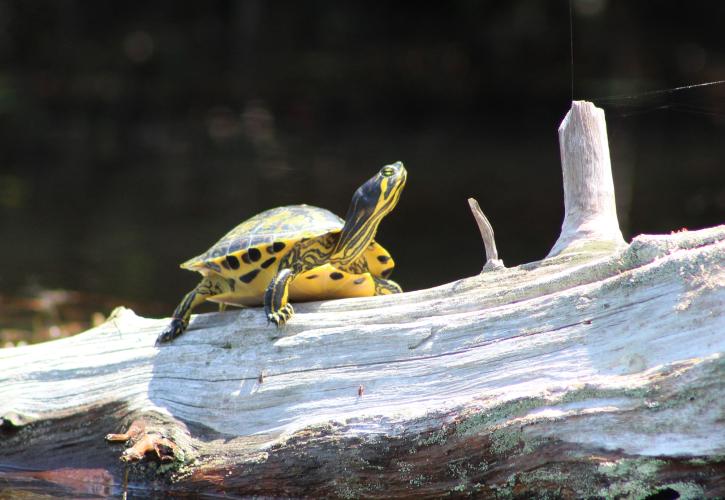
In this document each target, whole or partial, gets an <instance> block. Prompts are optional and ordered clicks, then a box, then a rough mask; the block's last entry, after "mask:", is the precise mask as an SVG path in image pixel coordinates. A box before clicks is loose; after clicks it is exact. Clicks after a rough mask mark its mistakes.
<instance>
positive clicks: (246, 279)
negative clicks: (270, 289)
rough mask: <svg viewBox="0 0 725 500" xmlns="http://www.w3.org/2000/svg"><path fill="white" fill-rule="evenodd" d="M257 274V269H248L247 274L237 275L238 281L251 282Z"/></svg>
mask: <svg viewBox="0 0 725 500" xmlns="http://www.w3.org/2000/svg"><path fill="white" fill-rule="evenodd" d="M258 274H259V269H255V270H254V271H249V272H248V273H247V274H243V275H241V276H240V277H239V281H241V282H242V283H251V282H252V280H253V279H254V278H256V277H257V275H258Z"/></svg>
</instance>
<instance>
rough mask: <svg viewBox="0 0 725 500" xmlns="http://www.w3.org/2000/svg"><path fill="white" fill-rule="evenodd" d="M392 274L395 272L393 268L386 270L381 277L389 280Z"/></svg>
mask: <svg viewBox="0 0 725 500" xmlns="http://www.w3.org/2000/svg"><path fill="white" fill-rule="evenodd" d="M392 272H393V268H392V267H391V268H388V269H386V270H385V271H383V272H382V273H380V275H381V276H382V277H383V278H387V277H388V276H390V273H392Z"/></svg>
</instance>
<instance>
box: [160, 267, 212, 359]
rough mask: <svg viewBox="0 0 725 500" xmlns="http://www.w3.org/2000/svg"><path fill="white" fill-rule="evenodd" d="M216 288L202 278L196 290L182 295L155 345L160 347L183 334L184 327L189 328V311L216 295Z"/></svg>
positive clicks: (209, 281) (206, 279)
mask: <svg viewBox="0 0 725 500" xmlns="http://www.w3.org/2000/svg"><path fill="white" fill-rule="evenodd" d="M216 288H218V287H215V286H214V283H213V282H212V281H211V280H209V279H208V278H204V279H203V280H201V283H199V284H198V285H197V286H196V288H194V289H193V290H192V291H190V292H189V293H187V294H186V295H184V298H183V299H182V300H181V303H179V305H178V306H176V309H175V310H174V314H173V315H172V316H171V323H169V326H167V327H166V328H165V329H164V331H163V332H161V334H160V335H159V336H158V338H157V339H156V345H160V344H162V343H164V342H170V341H171V340H173V339H175V338H176V337H178V336H179V335H181V334H182V333H184V330H186V327H187V326H189V318H190V317H191V311H192V310H193V309H194V308H195V307H196V306H198V305H199V304H201V303H202V302H204V301H206V300H207V299H208V298H209V297H211V296H213V295H216V294H218V293H219V290H217V289H216Z"/></svg>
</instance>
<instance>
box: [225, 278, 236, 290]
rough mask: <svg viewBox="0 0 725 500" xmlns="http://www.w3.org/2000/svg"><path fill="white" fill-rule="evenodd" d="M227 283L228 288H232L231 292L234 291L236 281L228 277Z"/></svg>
mask: <svg viewBox="0 0 725 500" xmlns="http://www.w3.org/2000/svg"><path fill="white" fill-rule="evenodd" d="M227 283H229V288H231V289H232V292H233V291H234V288H235V287H236V286H237V283H236V281H234V280H233V279H228V280H227Z"/></svg>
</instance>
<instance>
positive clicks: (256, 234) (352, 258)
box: [156, 162, 408, 345]
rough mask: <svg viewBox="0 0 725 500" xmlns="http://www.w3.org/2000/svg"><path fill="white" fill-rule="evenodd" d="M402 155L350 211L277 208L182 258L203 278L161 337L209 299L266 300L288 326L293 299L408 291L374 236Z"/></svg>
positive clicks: (358, 194)
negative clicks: (194, 254)
mask: <svg viewBox="0 0 725 500" xmlns="http://www.w3.org/2000/svg"><path fill="white" fill-rule="evenodd" d="M407 175H408V174H407V171H406V170H405V166H404V165H403V163H402V162H395V163H393V164H390V165H386V166H384V167H383V168H382V169H380V171H379V172H378V173H377V174H376V175H375V176H373V177H372V178H370V179H369V180H368V181H366V182H365V183H364V184H363V185H362V186H360V187H359V188H358V189H357V190H356V191H355V194H354V195H353V197H352V200H351V202H350V207H349V209H348V211H347V215H346V216H345V219H344V220H343V219H341V218H340V217H338V216H337V215H335V214H333V213H332V212H330V211H328V210H326V209H324V208H319V207H314V206H311V205H290V206H283V207H277V208H272V209H270V210H266V211H264V212H261V213H259V214H257V215H255V216H254V217H252V218H250V219H247V220H246V221H244V222H242V223H241V224H239V225H238V226H237V227H235V228H234V229H232V230H231V231H229V232H228V233H227V234H226V235H225V236H223V237H222V238H221V239H220V240H219V241H218V242H217V243H215V244H214V245H213V246H212V247H211V248H210V249H209V250H207V251H206V252H204V253H202V254H201V255H199V256H197V257H194V258H193V259H190V260H188V261H186V262H184V263H183V264H181V268H182V269H187V270H190V271H196V272H199V273H200V274H201V275H202V279H201V282H199V284H198V285H197V286H196V287H195V288H194V289H193V290H192V291H190V292H189V293H187V294H186V295H185V296H184V298H183V299H182V300H181V302H180V303H179V305H178V306H177V307H176V310H174V313H173V315H172V318H171V323H170V324H169V325H168V326H167V327H166V328H165V329H164V331H163V332H161V334H160V335H159V337H158V339H157V341H156V344H157V345H159V344H161V343H164V342H168V341H171V340H173V339H174V338H176V337H178V336H179V335H181V334H182V333H183V332H184V330H186V328H187V326H188V324H189V318H190V316H191V312H192V310H193V309H194V308H195V307H196V306H198V305H199V304H201V303H203V302H205V301H211V302H217V303H219V305H220V310H224V309H225V307H226V305H227V304H232V305H237V306H259V305H264V311H265V314H266V316H267V320H268V322H271V323H274V324H275V325H276V326H277V327H281V326H283V325H284V324H285V323H287V321H289V319H290V318H291V317H292V315H293V314H294V308H293V307H292V304H291V303H290V301H294V302H303V301H311V300H327V299H335V298H344V297H365V296H372V295H386V294H392V293H399V292H401V291H402V289H401V287H400V285H398V284H397V283H395V282H394V281H392V280H390V279H389V276H390V273H391V272H392V271H393V268H394V266H395V262H394V261H393V259H392V257H391V256H390V254H389V253H388V251H387V250H385V248H383V247H382V246H381V245H380V244H379V243H378V242H376V241H375V233H376V231H377V229H378V225H379V224H380V221H381V219H382V218H383V217H384V216H385V215H387V214H388V213H389V212H390V211H391V210H393V208H395V206H396V204H397V203H398V200H399V198H400V194H401V192H402V191H403V187H404V186H405V182H406V179H407Z"/></svg>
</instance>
